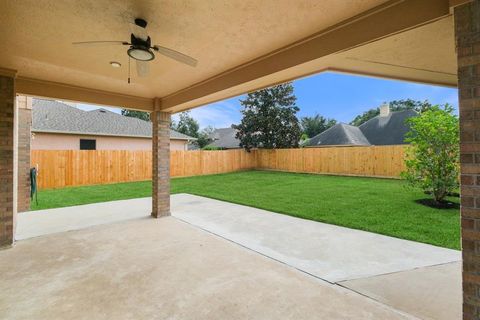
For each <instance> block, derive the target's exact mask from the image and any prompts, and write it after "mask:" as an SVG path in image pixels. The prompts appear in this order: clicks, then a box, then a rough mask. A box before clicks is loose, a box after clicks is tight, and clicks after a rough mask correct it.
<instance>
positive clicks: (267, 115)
mask: <svg viewBox="0 0 480 320" xmlns="http://www.w3.org/2000/svg"><path fill="white" fill-rule="evenodd" d="M296 99H297V98H296V97H295V95H294V93H293V85H292V84H291V83H284V84H280V85H276V86H273V87H270V88H267V89H262V90H258V91H256V92H252V93H249V94H247V97H246V98H245V99H243V100H240V104H241V105H242V106H243V109H242V110H241V113H242V115H243V118H242V120H241V122H240V124H239V125H234V126H233V128H234V129H236V130H238V132H237V134H236V137H237V139H239V140H240V146H241V147H242V148H245V149H246V150H250V149H252V148H258V147H262V148H271V149H273V148H294V147H298V142H299V140H300V135H301V131H300V125H299V122H298V119H297V116H296V114H297V112H298V111H299V108H298V107H297V105H296V104H295V102H296Z"/></svg>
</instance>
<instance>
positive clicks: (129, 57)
mask: <svg viewBox="0 0 480 320" xmlns="http://www.w3.org/2000/svg"><path fill="white" fill-rule="evenodd" d="M128 84H130V57H128Z"/></svg>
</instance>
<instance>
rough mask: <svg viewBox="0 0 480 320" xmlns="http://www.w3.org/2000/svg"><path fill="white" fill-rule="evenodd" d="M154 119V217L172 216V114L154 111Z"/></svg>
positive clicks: (152, 114) (152, 115) (152, 116)
mask: <svg viewBox="0 0 480 320" xmlns="http://www.w3.org/2000/svg"><path fill="white" fill-rule="evenodd" d="M151 118H152V128H153V132H152V145H153V148H152V193H153V194H152V217H154V218H160V217H165V216H169V215H170V113H169V112H161V111H154V112H152V113H151Z"/></svg>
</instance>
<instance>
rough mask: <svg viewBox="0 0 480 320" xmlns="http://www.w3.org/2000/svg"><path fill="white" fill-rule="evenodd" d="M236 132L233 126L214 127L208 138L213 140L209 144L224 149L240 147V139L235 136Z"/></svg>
mask: <svg viewBox="0 0 480 320" xmlns="http://www.w3.org/2000/svg"><path fill="white" fill-rule="evenodd" d="M236 134H237V130H235V129H233V128H220V129H215V131H214V132H213V133H212V134H211V135H210V138H211V139H212V140H213V142H212V143H210V144H209V145H210V146H214V147H218V148H225V149H236V148H240V140H238V139H237V138H236V137H235V135H236Z"/></svg>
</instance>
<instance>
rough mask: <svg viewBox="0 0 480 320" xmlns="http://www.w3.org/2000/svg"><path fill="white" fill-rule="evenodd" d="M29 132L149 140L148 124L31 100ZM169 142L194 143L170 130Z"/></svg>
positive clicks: (96, 111) (97, 111) (94, 111)
mask: <svg viewBox="0 0 480 320" xmlns="http://www.w3.org/2000/svg"><path fill="white" fill-rule="evenodd" d="M32 131H33V132H58V133H71V134H89V135H107V136H128V137H148V138H150V137H151V136H152V123H151V122H149V121H144V120H141V119H137V118H132V117H126V116H123V115H120V114H118V113H115V112H111V111H108V110H105V109H96V110H92V111H83V110H80V109H77V108H75V107H72V106H69V105H67V104H64V103H61V102H59V101H54V100H40V99H34V100H33V107H32ZM170 138H171V139H179V140H195V138H192V137H190V136H187V135H185V134H183V133H180V132H177V131H174V130H170Z"/></svg>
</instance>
